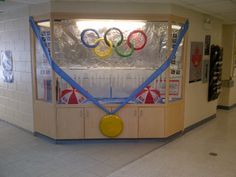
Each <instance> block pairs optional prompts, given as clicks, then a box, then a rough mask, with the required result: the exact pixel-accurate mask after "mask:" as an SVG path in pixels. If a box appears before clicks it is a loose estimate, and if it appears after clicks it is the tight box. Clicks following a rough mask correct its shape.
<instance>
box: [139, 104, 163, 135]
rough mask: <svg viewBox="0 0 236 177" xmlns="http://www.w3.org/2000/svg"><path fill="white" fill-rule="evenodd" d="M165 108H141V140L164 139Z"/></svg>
mask: <svg viewBox="0 0 236 177" xmlns="http://www.w3.org/2000/svg"><path fill="white" fill-rule="evenodd" d="M164 111H165V109H164V107H163V108H161V107H160V108H156V107H155V108H150V107H149V108H148V107H147V108H139V129H138V133H139V138H161V137H164Z"/></svg>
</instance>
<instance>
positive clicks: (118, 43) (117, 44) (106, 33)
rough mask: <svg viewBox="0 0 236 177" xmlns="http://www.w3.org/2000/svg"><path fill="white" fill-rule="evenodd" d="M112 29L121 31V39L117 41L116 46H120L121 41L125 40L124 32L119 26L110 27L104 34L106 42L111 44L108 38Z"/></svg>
mask: <svg viewBox="0 0 236 177" xmlns="http://www.w3.org/2000/svg"><path fill="white" fill-rule="evenodd" d="M110 31H118V32H119V33H120V40H119V41H118V42H117V43H116V46H120V45H121V43H122V42H123V38H124V37H123V33H122V31H121V30H120V29H118V28H115V27H114V28H109V29H108V30H107V31H106V32H105V34H104V40H105V42H106V44H107V45H109V42H108V39H107V35H108V33H109V32H110ZM113 47H115V45H114V44H113Z"/></svg>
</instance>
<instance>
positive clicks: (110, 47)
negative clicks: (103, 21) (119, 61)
mask: <svg viewBox="0 0 236 177" xmlns="http://www.w3.org/2000/svg"><path fill="white" fill-rule="evenodd" d="M112 30H115V31H118V32H119V34H120V39H119V40H118V41H117V42H116V43H115V44H113V43H112V41H111V40H109V39H108V33H109V32H110V31H112ZM88 31H91V32H93V33H95V35H96V37H97V39H96V40H95V41H94V43H93V44H89V43H88V42H87V41H86V40H85V35H86V33H87V32H88ZM135 34H141V35H142V37H141V39H142V38H143V40H144V41H143V42H142V43H143V44H142V45H141V46H136V47H135V43H134V42H131V40H132V37H134V36H133V35H135ZM141 39H140V41H141ZM123 40H124V36H123V33H122V31H121V30H120V29H119V28H116V27H113V28H109V29H108V30H107V31H106V32H105V33H104V38H100V36H99V34H98V32H97V31H96V30H94V29H90V28H89V29H85V30H83V31H82V33H81V42H82V43H83V44H84V46H85V47H87V48H93V51H94V53H95V54H96V55H97V56H98V57H99V58H101V59H106V58H108V57H109V56H111V55H112V50H113V48H114V49H115V52H116V54H117V55H119V56H120V57H130V56H131V55H132V54H133V52H134V50H141V49H143V48H144V46H145V45H146V43H147V35H146V34H145V33H144V31H142V30H134V31H132V32H131V33H130V34H129V35H128V37H127V40H126V43H127V45H128V46H129V48H130V49H131V50H130V51H129V52H126V53H122V52H121V51H120V50H119V48H118V47H119V46H120V45H121V44H122V43H123ZM101 41H103V42H104V43H105V44H106V45H107V46H108V48H107V49H106V50H101V47H99V43H100V42H101Z"/></svg>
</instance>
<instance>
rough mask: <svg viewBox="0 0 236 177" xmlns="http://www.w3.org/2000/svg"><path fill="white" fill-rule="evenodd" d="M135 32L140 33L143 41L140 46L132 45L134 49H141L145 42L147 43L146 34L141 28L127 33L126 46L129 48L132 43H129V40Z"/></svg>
mask: <svg viewBox="0 0 236 177" xmlns="http://www.w3.org/2000/svg"><path fill="white" fill-rule="evenodd" d="M136 33H140V34H141V35H142V36H143V38H144V43H143V45H141V46H140V47H134V50H141V49H143V48H144V46H145V45H146V43H147V35H146V34H145V33H144V32H143V31H142V30H134V31H132V32H131V33H130V34H129V36H128V38H127V43H128V46H129V47H130V48H131V47H132V45H131V42H130V40H131V37H132V35H134V34H136Z"/></svg>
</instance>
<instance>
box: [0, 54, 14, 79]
mask: <svg viewBox="0 0 236 177" xmlns="http://www.w3.org/2000/svg"><path fill="white" fill-rule="evenodd" d="M0 59H1V62H0V63H1V77H2V79H3V81H4V82H7V83H12V82H13V81H14V75H13V59H12V52H11V51H10V50H6V51H1V56H0Z"/></svg>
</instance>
